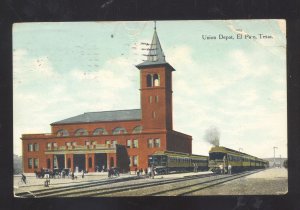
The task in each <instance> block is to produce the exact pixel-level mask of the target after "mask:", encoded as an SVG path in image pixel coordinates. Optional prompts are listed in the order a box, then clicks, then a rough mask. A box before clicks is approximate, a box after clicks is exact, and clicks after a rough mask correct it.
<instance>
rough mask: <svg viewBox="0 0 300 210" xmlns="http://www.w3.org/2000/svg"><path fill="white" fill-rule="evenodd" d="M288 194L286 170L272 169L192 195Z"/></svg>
mask: <svg viewBox="0 0 300 210" xmlns="http://www.w3.org/2000/svg"><path fill="white" fill-rule="evenodd" d="M287 192H288V174H287V170H286V169H285V168H270V169H267V170H264V171H261V172H259V173H255V174H252V175H250V176H246V177H242V178H239V179H237V180H234V181H230V182H227V183H224V184H221V185H218V186H215V187H211V188H208V189H204V190H201V191H198V192H196V193H193V194H192V195H280V194H286V193H287Z"/></svg>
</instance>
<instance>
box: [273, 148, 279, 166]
mask: <svg viewBox="0 0 300 210" xmlns="http://www.w3.org/2000/svg"><path fill="white" fill-rule="evenodd" d="M273 149H274V164H273V167H275V166H276V164H275V163H276V162H275V149H278V147H273Z"/></svg>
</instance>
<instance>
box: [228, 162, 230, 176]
mask: <svg viewBox="0 0 300 210" xmlns="http://www.w3.org/2000/svg"><path fill="white" fill-rule="evenodd" d="M228 174H231V165H230V164H229V165H228Z"/></svg>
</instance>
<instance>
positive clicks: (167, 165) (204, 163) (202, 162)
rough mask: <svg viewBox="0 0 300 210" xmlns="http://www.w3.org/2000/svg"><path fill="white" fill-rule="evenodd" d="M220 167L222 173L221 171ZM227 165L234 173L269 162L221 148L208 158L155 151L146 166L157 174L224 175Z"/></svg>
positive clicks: (267, 165)
mask: <svg viewBox="0 0 300 210" xmlns="http://www.w3.org/2000/svg"><path fill="white" fill-rule="evenodd" d="M221 165H222V168H223V170H224V171H221V167H220V166H221ZM229 165H231V172H233V173H234V172H241V171H245V170H253V169H262V168H267V167H269V162H268V161H266V160H263V159H260V158H257V157H254V156H252V155H248V154H246V153H243V152H239V151H236V150H233V149H229V148H226V147H222V146H215V147H212V148H211V149H210V151H209V156H203V155H193V154H188V153H181V152H173V151H156V152H155V153H154V154H152V155H150V156H149V157H148V166H149V167H152V166H154V167H155V170H156V172H157V173H158V174H168V173H170V172H191V171H208V170H209V171H212V172H214V173H222V172H224V173H226V172H227V171H228V166H229Z"/></svg>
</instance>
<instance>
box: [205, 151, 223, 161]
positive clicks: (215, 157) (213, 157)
mask: <svg viewBox="0 0 300 210" xmlns="http://www.w3.org/2000/svg"><path fill="white" fill-rule="evenodd" d="M225 155H226V154H225V153H223V152H212V153H209V158H210V159H211V160H223V157H224V156H225Z"/></svg>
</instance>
